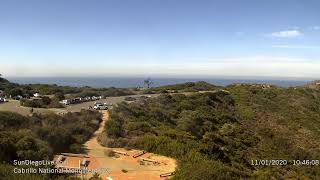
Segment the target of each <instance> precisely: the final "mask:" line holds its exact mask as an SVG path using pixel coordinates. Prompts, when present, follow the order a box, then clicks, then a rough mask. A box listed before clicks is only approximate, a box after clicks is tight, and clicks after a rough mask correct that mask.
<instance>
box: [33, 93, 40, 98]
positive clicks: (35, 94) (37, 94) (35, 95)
mask: <svg viewBox="0 0 320 180" xmlns="http://www.w3.org/2000/svg"><path fill="white" fill-rule="evenodd" d="M33 96H34V97H36V98H39V97H41V96H42V95H41V94H40V93H34V94H33Z"/></svg>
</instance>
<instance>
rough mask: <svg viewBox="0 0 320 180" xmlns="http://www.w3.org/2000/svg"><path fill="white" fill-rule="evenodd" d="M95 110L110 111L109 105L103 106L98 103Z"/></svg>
mask: <svg viewBox="0 0 320 180" xmlns="http://www.w3.org/2000/svg"><path fill="white" fill-rule="evenodd" d="M93 109H95V110H107V109H108V105H107V104H102V103H96V104H95V105H94V106H93Z"/></svg>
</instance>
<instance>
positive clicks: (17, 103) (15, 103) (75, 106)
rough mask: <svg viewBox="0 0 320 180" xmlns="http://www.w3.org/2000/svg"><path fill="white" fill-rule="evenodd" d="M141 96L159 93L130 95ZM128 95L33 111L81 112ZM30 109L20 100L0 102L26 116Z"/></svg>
mask: <svg viewBox="0 0 320 180" xmlns="http://www.w3.org/2000/svg"><path fill="white" fill-rule="evenodd" d="M140 96H151V97H157V96H159V94H151V95H131V96H130V97H135V98H138V97H140ZM126 97H128V96H117V97H107V98H105V99H100V100H97V101H89V102H84V103H79V104H72V105H68V106H66V107H65V108H50V109H45V108H33V112H34V113H52V112H53V113H56V114H63V113H66V112H79V111H81V109H88V108H89V106H93V105H94V103H95V102H100V103H112V104H117V103H120V102H122V101H125V98H126ZM30 110H31V108H30V107H23V106H21V105H20V101H18V100H10V101H9V102H5V103H0V111H11V112H16V113H19V114H22V115H24V116H27V115H30V113H31V111H30Z"/></svg>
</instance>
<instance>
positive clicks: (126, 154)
mask: <svg viewBox="0 0 320 180" xmlns="http://www.w3.org/2000/svg"><path fill="white" fill-rule="evenodd" d="M113 152H114V153H116V154H121V155H125V156H128V153H126V152H122V151H117V150H113Z"/></svg>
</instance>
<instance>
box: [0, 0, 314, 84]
mask: <svg viewBox="0 0 320 180" xmlns="http://www.w3.org/2000/svg"><path fill="white" fill-rule="evenodd" d="M319 8H320V2H319V1H316V0H308V1H300V0H283V1H277V0H270V1H251V0H241V1H233V0H225V1H211V0H203V1H200V2H199V1H195V0H186V1H185V0H177V1H170V0H152V1H149V0H136V1H116V0H106V1H99V0H92V1H87V0H70V1H64V0H56V1H49V0H29V1H22V0H10V1H9V0H4V1H2V4H1V6H0V21H1V22H2V23H1V24H0V38H1V42H0V53H1V56H0V64H1V65H0V73H1V74H3V76H4V77H14V76H15V77H57V76H60V77H82V76H89V77H93V76H104V77H105V76H124V77H125V76H132V77H135V76H143V77H149V76H150V77H157V76H161V77H180V76H189V77H198V76H203V77H217V76H218V77H240V78H241V77H265V78H298V79H299V78H302V79H319V78H320V22H319V17H320V11H319Z"/></svg>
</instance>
